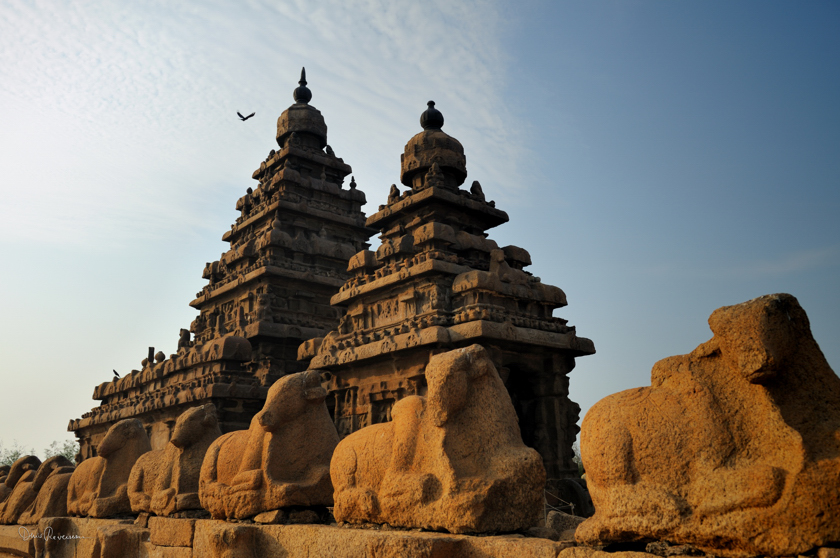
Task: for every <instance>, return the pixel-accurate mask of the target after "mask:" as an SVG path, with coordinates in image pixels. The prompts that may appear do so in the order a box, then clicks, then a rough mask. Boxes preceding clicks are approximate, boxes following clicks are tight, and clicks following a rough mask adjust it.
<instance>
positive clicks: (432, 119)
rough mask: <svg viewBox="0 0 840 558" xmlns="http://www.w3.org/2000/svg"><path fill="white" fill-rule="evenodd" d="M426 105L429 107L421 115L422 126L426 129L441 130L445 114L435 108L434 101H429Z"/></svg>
mask: <svg viewBox="0 0 840 558" xmlns="http://www.w3.org/2000/svg"><path fill="white" fill-rule="evenodd" d="M426 105H428V107H429V108H427V109H426V110H424V111H423V114H421V115H420V126H422V127H423V129H424V130H440V129H441V128H443V114H441V112H440V111H439V110H438V109H436V108H435V102H434V101H429V102H428V103H426Z"/></svg>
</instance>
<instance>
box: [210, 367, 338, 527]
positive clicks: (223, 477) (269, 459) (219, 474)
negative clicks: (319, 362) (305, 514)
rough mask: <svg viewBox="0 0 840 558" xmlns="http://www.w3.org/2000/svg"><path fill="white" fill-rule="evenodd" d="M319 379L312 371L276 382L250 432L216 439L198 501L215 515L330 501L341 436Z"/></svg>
mask: <svg viewBox="0 0 840 558" xmlns="http://www.w3.org/2000/svg"><path fill="white" fill-rule="evenodd" d="M320 381H321V376H320V374H319V373H318V371H317V370H307V371H306V372H299V373H297V374H290V375H288V376H285V377H283V378H281V379H280V380H278V381H277V382H276V383H275V384H274V385H273V386H271V389H270V390H269V392H268V398H267V399H266V403H265V407H264V408H263V410H262V411H260V412H259V413H258V414H257V415H256V416H255V417H254V418H253V420H252V421H251V428H250V429H248V430H242V431H238V432H231V433H229V434H225V435H223V436H222V437H221V438H218V439H217V440H216V441H215V442H213V444H212V445H211V446H210V449H209V450H208V451H207V455H206V457H205V459H204V463H203V465H202V468H201V477H200V482H199V496H200V498H201V504H202V506H203V507H204V509H206V510H208V511H209V512H210V513H211V514H212V515H213V517H215V518H237V519H242V518H248V517H253V516H255V515H257V514H259V513H262V512H265V511H270V510H274V509H278V508H282V507H287V506H328V505H331V504H332V492H333V489H332V484H331V483H330V457H331V456H332V453H333V450H334V449H335V446H336V444H338V433H337V432H336V430H335V426H334V424H333V422H332V420H331V419H330V415H329V412H328V411H327V407H326V405H324V398H325V397H326V395H327V392H326V390H324V388H322V387H321V385H320Z"/></svg>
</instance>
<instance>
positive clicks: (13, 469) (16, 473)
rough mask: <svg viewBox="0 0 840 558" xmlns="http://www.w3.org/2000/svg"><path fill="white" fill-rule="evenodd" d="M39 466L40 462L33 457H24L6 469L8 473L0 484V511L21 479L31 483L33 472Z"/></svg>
mask: <svg viewBox="0 0 840 558" xmlns="http://www.w3.org/2000/svg"><path fill="white" fill-rule="evenodd" d="M40 466H41V460H40V459H38V457H37V456H35V455H24V456H22V457H19V458H18V459H17V460H16V461H15V462H14V463H12V465H11V466H10V467H9V468H8V472H7V473H6V476H5V477H4V479H3V483H2V484H0V510H2V508H3V507H4V506H5V503H6V500H8V499H9V497H10V496H11V495H12V492H13V491H14V489H15V486H16V485H17V484H18V482H20V481H21V479H26V480H28V481H31V480H32V478H33V477H34V476H35V471H36V470H37V469H38V467H40Z"/></svg>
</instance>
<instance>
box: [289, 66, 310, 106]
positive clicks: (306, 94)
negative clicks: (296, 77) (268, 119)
mask: <svg viewBox="0 0 840 558" xmlns="http://www.w3.org/2000/svg"><path fill="white" fill-rule="evenodd" d="M298 83H299V84H300V87H298V88H296V89H295V92H294V94H293V96H294V98H295V102H296V103H303V104H304V105H305V104H308V103H309V101H311V100H312V91H310V90H309V88H308V87H306V68H301V69H300V81H299V82H298Z"/></svg>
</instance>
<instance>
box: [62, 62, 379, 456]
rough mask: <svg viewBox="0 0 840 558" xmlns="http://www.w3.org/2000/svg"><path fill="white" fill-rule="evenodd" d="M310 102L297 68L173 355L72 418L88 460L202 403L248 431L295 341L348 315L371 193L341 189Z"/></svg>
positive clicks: (99, 395) (109, 388) (345, 168)
mask: <svg viewBox="0 0 840 558" xmlns="http://www.w3.org/2000/svg"><path fill="white" fill-rule="evenodd" d="M311 98H312V93H311V91H310V90H309V89H308V88H307V87H306V78H305V74H304V73H302V75H301V81H300V86H299V87H298V88H297V89H295V91H294V100H295V104H293V105H292V106H291V107H289V108H288V109H287V110H286V111H285V112H283V114H282V115H281V116H280V118H279V119H278V120H277V145H278V147H279V149H278V150H274V149H272V150H271V152H270V153H269V155H268V157H267V158H266V159H265V160H264V161H263V162H262V163H260V166H259V169H257V170H256V171H255V172H254V174H253V178H254V179H256V180H257V181H259V184H258V185H257V187H256V188H254V189H253V190H252V189H251V188H248V190H247V193H246V194H245V195H244V196H243V197H242V198H240V199H239V200H238V201H237V204H236V208H237V210H239V211H240V216H239V217H238V218H237V219H236V222H235V223H234V224H233V225H232V226H231V229H230V230H229V231H227V232H226V233H225V234H224V235H223V237H222V239H223V240H224V241H226V242H229V243H230V249H229V250H228V251H227V252H225V253H224V254H222V256H221V258H220V259H219V260H218V261H215V262H211V263H208V264H207V266H206V267H205V268H204V274H203V277H204V278H205V279H207V280H208V281H209V284H208V285H206V286H205V287H204V288H203V289H202V290H201V292H199V293H198V294H197V295H196V299H195V300H193V301H192V302H191V303H190V305H191V306H192V307H194V308H195V309H196V310H198V311H199V315H198V317H197V318H196V319H195V321H194V322H193V323H192V325H191V326H190V329H189V330H186V329H182V330H181V334H180V339H179V341H178V351H177V353H176V354H173V355H170V356H169V358H167V357H166V355H164V354H163V353H162V352H158V353H157V354H155V353H154V349H153V348H150V350H149V355H148V357H147V358H146V359H144V360H143V362H142V369H141V370H133V371H132V372H131V373H129V374H127V375H124V376H123V377H122V378H118V379H117V378H115V379H114V380H112V381H109V382H105V383H103V384H100V385H99V386H97V387H96V388H95V389H94V393H93V398H94V399H97V400H100V401H101V403H100V405H99V406H98V407H96V408H94V409H93V410H91V411H90V412H88V413H85V414H84V415H82V418H80V419H76V420H71V421H70V425H69V427H68V429H69V430H70V431H72V432H75V434H76V437H77V438H78V441H79V443H80V446H81V450H80V451H81V457H82V458H83V459H84V458H88V457H92V456H94V455H96V447H97V446H98V444H99V442H100V441H101V439H102V438H103V437H104V435H105V433H106V431H107V430H108V428H109V427H110V426H111V425H113V424H114V423H115V422H117V421H119V420H122V419H125V418H130V417H134V418H138V419H140V420H141V421H142V422H143V423H144V426H145V427H146V430H147V433H148V434H149V438H150V439H151V443H152V447H153V448H154V449H160V448H162V447H164V446H165V445H166V443H167V442H168V441H169V439H170V436H171V430H172V427H173V425H174V424H175V420H176V419H177V418H178V416H179V415H180V414H181V413H183V412H184V411H185V410H186V409H188V408H191V407H196V406H199V405H203V404H206V403H213V404H214V405H215V406H216V409H217V411H218V416H219V424H220V427H221V430H222V432H229V431H232V430H240V429H247V428H248V425H249V423H250V421H251V418H252V417H253V416H254V415H255V414H256V413H257V412H258V411H259V410H260V409H261V408H262V406H263V403H264V402H265V398H266V394H267V392H268V388H269V386H271V385H272V384H273V383H274V382H275V381H276V380H277V379H278V378H280V377H282V376H283V375H285V374H288V373H293V372H299V371H301V370H305V369H306V364H307V363H306V362H300V361H298V360H297V348H298V346H299V345H300V344H301V343H302V342H304V341H306V340H308V339H311V338H313V337H319V336H324V335H326V334H327V333H328V332H329V331H330V330H331V329H334V328H335V327H336V326H337V325H338V321H339V318H340V317H341V315H342V313H343V309H342V308H341V307H337V306H331V305H330V297H332V296H333V295H334V294H336V293H337V292H338V290H339V287H341V285H342V284H343V283H344V282H345V281H346V280H347V279H349V278H350V273H348V272H347V261H348V260H349V259H350V258H351V257H352V256H353V255H354V254H355V253H357V252H358V251H359V250H362V249H364V248H366V247H367V246H368V244H367V240H368V238H370V236H371V235H372V234H373V233H374V232H375V231H373V230H371V229H368V228H366V227H365V215H364V213H362V211H361V207H362V205H364V204H365V195H364V193H362V192H361V191H360V190H358V189H356V183H355V181H354V180H353V179H352V178H351V180H350V182H349V184H344V182H345V179H346V177H347V176H348V175H350V173H351V168H350V166H349V165H347V164H346V163H344V161H343V160H342V159H340V158H338V157H336V156H335V154H334V152H333V150H332V148H331V147H330V146H329V145H327V126H326V124H325V123H324V118H323V116H322V115H321V113H320V111H318V110H317V109H316V108H315V107H313V106H311V105H310V104H309V101H310V99H311ZM191 333H192V334H193V335H191Z"/></svg>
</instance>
